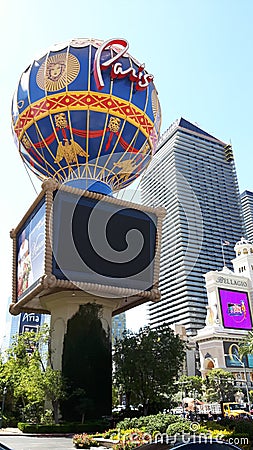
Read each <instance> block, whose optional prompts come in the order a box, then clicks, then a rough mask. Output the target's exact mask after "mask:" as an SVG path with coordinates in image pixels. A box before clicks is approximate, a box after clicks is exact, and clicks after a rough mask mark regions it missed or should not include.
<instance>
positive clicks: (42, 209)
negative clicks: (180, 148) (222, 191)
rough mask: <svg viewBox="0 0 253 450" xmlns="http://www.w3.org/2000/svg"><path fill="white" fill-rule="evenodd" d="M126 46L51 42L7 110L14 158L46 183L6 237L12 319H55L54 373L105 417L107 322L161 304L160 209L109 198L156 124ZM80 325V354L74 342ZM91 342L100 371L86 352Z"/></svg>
mask: <svg viewBox="0 0 253 450" xmlns="http://www.w3.org/2000/svg"><path fill="white" fill-rule="evenodd" d="M128 47H129V45H128V42H127V41H126V40H125V39H109V40H107V41H105V42H104V41H101V40H97V39H75V40H72V41H70V42H67V43H62V44H58V45H55V46H54V47H52V48H51V49H50V50H49V51H48V52H47V53H45V54H43V55H42V56H41V57H40V58H38V59H36V60H34V61H33V62H32V64H31V65H30V66H29V67H28V68H27V69H26V70H25V71H24V72H23V74H22V75H21V78H20V81H19V83H18V87H17V90H16V92H15V94H14V97H13V101H12V130H13V136H14V139H15V142H16V144H17V147H18V151H19V154H20V156H21V158H22V160H23V162H24V164H25V165H26V166H27V167H28V168H29V169H30V170H31V171H32V172H33V173H34V174H35V175H37V176H38V177H39V178H40V179H41V180H42V181H43V184H42V191H41V193H40V194H39V195H38V198H37V199H36V201H35V202H34V203H33V205H32V206H31V207H30V209H29V210H28V211H27V213H26V214H25V215H24V217H23V218H22V219H21V221H20V223H19V225H18V226H17V227H16V228H15V229H13V230H12V232H11V237H12V239H13V254H14V258H13V296H12V303H11V305H10V312H11V313H12V314H19V313H20V312H28V313H29V312H36V313H47V314H51V330H52V344H53V347H54V352H53V356H52V357H53V367H54V368H55V369H60V370H63V372H64V376H65V377H66V378H67V379H69V381H70V383H69V385H70V386H72V388H73V389H75V390H78V389H80V390H82V389H83V390H84V391H86V392H88V397H89V398H90V399H93V400H92V401H93V403H95V404H96V411H97V412H98V414H99V415H108V414H110V413H111V410H110V408H111V366H110V358H111V356H110V345H109V344H108V342H109V340H110V328H111V318H112V315H114V314H117V313H119V312H123V311H125V310H127V309H129V308H131V307H133V306H136V305H138V304H141V303H143V302H145V301H148V300H153V301H156V300H158V299H159V290H158V284H157V281H158V275H159V259H160V255H159V249H160V240H161V225H162V219H163V217H164V211H163V210H162V209H161V208H151V207H148V206H141V205H135V204H133V203H130V202H126V201H123V200H119V199H117V198H114V196H113V194H114V193H115V192H117V191H119V190H120V189H122V188H125V187H127V186H129V185H130V184H131V183H132V182H133V181H134V180H136V179H137V178H138V177H139V176H140V175H141V173H142V172H143V171H144V170H145V169H146V167H147V166H148V164H149V163H150V161H151V158H152V156H153V155H154V154H155V152H156V146H157V142H158V139H159V132H160V126H161V110H160V104H159V100H158V96H157V90H156V88H155V85H154V82H153V75H151V74H150V73H149V72H148V71H147V70H146V69H145V65H144V64H141V63H139V62H138V61H137V60H136V59H135V58H133V57H132V56H131V55H130V54H129V53H128ZM130 232H131V233H130ZM133 232H135V233H137V234H135V235H133V234H132V233H133ZM121 234H123V237H122V236H121ZM140 235H141V236H142V237H141V238H140ZM133 236H134V237H136V239H134V240H131V239H132V237H133ZM130 238H131V239H130ZM101 239H102V240H101ZM103 239H107V240H108V242H106V244H104V242H102V241H103ZM97 246H98V247H99V246H100V247H99V248H97ZM131 246H132V248H133V249H134V251H132V250H131ZM131 251H132V253H131ZM104 252H105V253H104ZM117 254H118V255H120V256H119V257H117ZM94 317H97V319H96V320H97V322H96V323H97V324H100V325H96V323H95V322H94V320H95V319H94ZM80 324H81V325H80ZM79 327H80V333H79V338H78V339H77V342H78V343H79V344H78V345H81V344H80V342H85V345H86V347H85V349H86V350H84V348H78V345H77V344H76V346H75V345H74V347H73V345H72V344H73V339H74V340H75V338H74V335H75V336H76V333H77V330H79ZM73 330H74V331H73ZM96 330H97V331H96ZM99 330H100V331H99ZM82 333H83V335H82ZM85 333H86V334H85ZM94 333H97V334H96V336H94ZM99 333H100V334H99ZM80 336H82V339H80ZM99 336H100V337H99ZM89 339H90V341H89ZM98 341H100V347H99V348H100V350H101V352H100V353H101V355H102V354H103V355H104V356H103V357H104V358H105V359H104V363H102V362H101V358H102V356H100V357H96V356H94V352H92V351H91V352H87V348H90V347H89V346H92V345H93V342H98ZM70 349H71V350H70ZM76 352H77V353H76ZM78 352H79V353H78ZM80 353H81V354H82V357H83V358H84V365H82V366H81V365H80V358H79V357H78V355H79V356H80ZM100 353H99V352H98V354H100ZM84 355H85V356H84ZM85 358H86V359H87V358H88V359H89V358H90V359H89V360H87V361H86V360H85ZM92 358H93V359H92ZM94 358H95V359H94ZM91 359H92V363H91ZM70 360H71V364H70V363H69V361H70ZM69 364H70V365H69ZM101 366H103V367H104V370H103V371H102V372H101ZM88 368H89V369H88ZM99 368H100V369H99ZM77 373H79V374H80V376H77V375H76V374H77ZM101 376H102V378H103V382H102V381H101V380H100V378H99V377H101ZM90 380H97V382H96V383H95V386H94V389H93V388H92V387H91V386H90ZM98 386H100V387H99V388H98ZM71 395H72V394H71V392H68V396H67V397H68V398H69V399H71V398H72V401H74V402H75V401H76V400H75V399H74V397H73V396H71ZM73 399H74V400H73ZM69 401H70V402H71V400H69ZM72 406H73V405H72ZM74 410H75V408H72V407H71V405H70V404H69V403H68V402H67V406H66V407H65V408H64V407H63V410H62V411H63V412H62V414H63V418H65V419H66V420H68V419H69V420H70V419H71V420H77V417H74V416H73V415H71V411H72V413H73V411H74ZM73 414H74V413H73ZM92 414H93V413H92ZM92 414H91V415H92Z"/></svg>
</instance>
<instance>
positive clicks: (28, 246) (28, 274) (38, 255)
mask: <svg viewBox="0 0 253 450" xmlns="http://www.w3.org/2000/svg"><path fill="white" fill-rule="evenodd" d="M16 242H17V261H16V264H17V298H18V299H20V298H22V296H23V295H24V294H25V293H26V292H27V291H28V290H29V289H30V288H31V287H33V286H34V285H35V284H36V282H37V281H38V280H39V278H40V277H41V276H42V275H43V273H44V256H45V202H44V200H42V201H41V202H40V203H39V204H38V205H37V207H36V208H35V209H34V211H33V212H32V214H31V215H30V217H29V218H28V219H27V220H26V222H25V223H24V225H23V226H22V227H21V228H20V230H19V232H18V233H17V236H16Z"/></svg>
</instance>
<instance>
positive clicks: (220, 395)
mask: <svg viewBox="0 0 253 450" xmlns="http://www.w3.org/2000/svg"><path fill="white" fill-rule="evenodd" d="M234 382H235V379H234V376H233V374H232V373H230V372H227V371H226V370H223V369H212V370H210V371H209V372H208V375H206V378H205V380H204V384H205V386H206V397H207V401H214V402H215V401H231V400H233V397H234V392H235V387H234Z"/></svg>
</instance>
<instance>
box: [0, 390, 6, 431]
mask: <svg viewBox="0 0 253 450" xmlns="http://www.w3.org/2000/svg"><path fill="white" fill-rule="evenodd" d="M6 393H7V387H6V386H4V388H3V397H2V406H1V416H0V429H1V428H2V425H3V413H4V402H5V396H6Z"/></svg>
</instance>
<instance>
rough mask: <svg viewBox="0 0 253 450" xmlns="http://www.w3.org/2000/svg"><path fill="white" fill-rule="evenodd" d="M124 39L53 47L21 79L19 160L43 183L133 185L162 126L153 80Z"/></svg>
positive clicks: (16, 119) (16, 114) (16, 112)
mask: <svg viewBox="0 0 253 450" xmlns="http://www.w3.org/2000/svg"><path fill="white" fill-rule="evenodd" d="M127 50H128V43H127V41H125V40H124V39H111V40H108V41H106V42H103V41H99V40H95V39H76V40H72V41H71V42H68V43H64V44H58V45H56V46H54V47H53V48H52V49H50V50H49V51H48V52H47V53H46V54H44V55H43V56H42V57H40V58H38V59H36V60H34V61H33V63H32V64H31V65H30V66H29V67H28V68H27V69H26V70H25V72H24V73H23V74H22V75H21V78H20V81H19V84H18V88H17V91H16V92H15V94H14V97H13V102H12V127H13V134H14V138H15V141H16V143H17V146H18V148H19V152H20V155H21V157H22V159H23V160H24V162H25V163H26V164H27V165H28V167H29V168H30V169H31V170H32V171H33V172H34V173H35V174H36V175H37V176H38V177H39V178H40V179H45V178H48V177H53V178H55V179H56V180H57V181H60V182H63V183H64V182H75V181H77V182H78V183H81V184H80V185H79V186H78V187H83V188H84V189H85V188H88V185H89V184H90V183H93V182H94V181H95V182H97V183H105V185H106V186H108V188H109V190H112V191H117V190H119V189H121V188H124V187H126V186H127V185H129V184H130V183H131V182H132V181H134V180H135V179H136V178H137V177H138V176H139V175H140V174H141V173H142V172H143V170H144V169H145V168H146V167H147V165H148V164H149V162H150V160H151V158H152V155H153V154H154V153H155V150H156V145H157V141H158V138H159V132H160V126H161V111H160V105H159V100H158V97H157V91H156V88H155V86H154V83H153V76H152V75H150V74H149V73H148V72H147V71H146V70H145V68H144V65H141V64H140V63H139V62H138V61H136V60H135V59H134V58H133V57H132V56H130V55H129V54H128V52H127Z"/></svg>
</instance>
